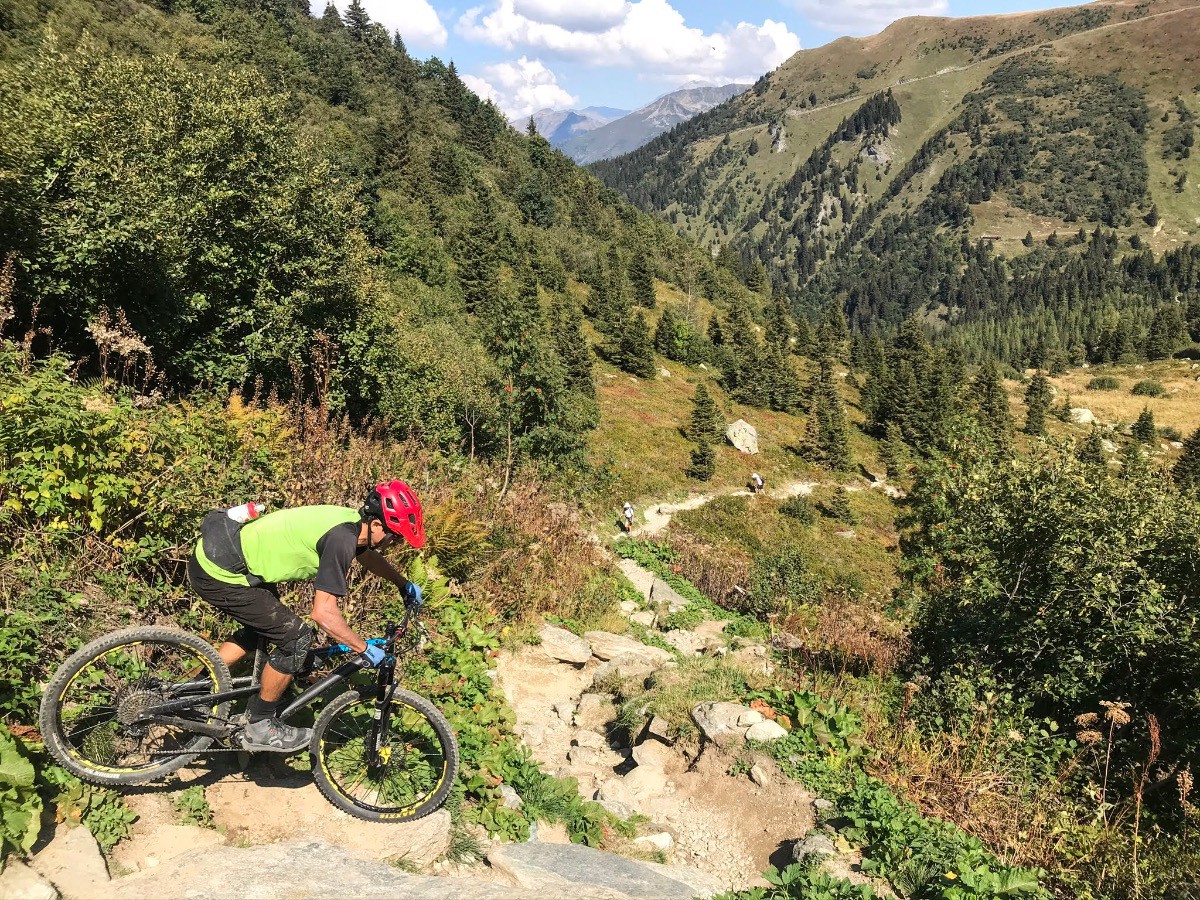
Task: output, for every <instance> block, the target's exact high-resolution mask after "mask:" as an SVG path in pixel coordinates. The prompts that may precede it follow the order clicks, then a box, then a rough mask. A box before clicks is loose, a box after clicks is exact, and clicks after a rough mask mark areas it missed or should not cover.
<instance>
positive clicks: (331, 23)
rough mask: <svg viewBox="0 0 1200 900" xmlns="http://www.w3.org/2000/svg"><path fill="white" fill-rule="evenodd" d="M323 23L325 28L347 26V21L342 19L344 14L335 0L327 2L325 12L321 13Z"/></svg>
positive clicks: (339, 28)
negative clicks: (335, 3)
mask: <svg viewBox="0 0 1200 900" xmlns="http://www.w3.org/2000/svg"><path fill="white" fill-rule="evenodd" d="M321 25H323V26H324V27H325V28H329V29H334V28H336V29H338V30H341V29H342V28H344V27H345V23H344V22H343V21H342V14H341V13H340V12H338V8H337V6H335V5H334V3H333V0H330V2H328V3H326V4H325V12H323V13H322V14H321Z"/></svg>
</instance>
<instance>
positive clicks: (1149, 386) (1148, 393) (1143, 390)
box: [1130, 378, 1167, 397]
mask: <svg viewBox="0 0 1200 900" xmlns="http://www.w3.org/2000/svg"><path fill="white" fill-rule="evenodd" d="M1166 392H1167V389H1166V388H1164V387H1163V386H1162V382H1160V381H1155V380H1154V379H1152V378H1144V379H1142V380H1141V381H1139V382H1138V383H1137V384H1135V385H1134V386H1133V389H1132V390H1131V391H1130V393H1131V394H1136V395H1137V396H1139V397H1161V396H1162V395H1163V394H1165V393H1166Z"/></svg>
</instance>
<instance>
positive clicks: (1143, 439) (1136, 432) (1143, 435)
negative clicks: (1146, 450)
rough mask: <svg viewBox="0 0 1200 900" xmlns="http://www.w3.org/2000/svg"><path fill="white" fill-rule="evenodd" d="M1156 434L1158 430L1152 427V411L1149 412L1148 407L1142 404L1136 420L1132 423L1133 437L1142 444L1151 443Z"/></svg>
mask: <svg viewBox="0 0 1200 900" xmlns="http://www.w3.org/2000/svg"><path fill="white" fill-rule="evenodd" d="M1157 434H1158V431H1157V429H1156V428H1155V427H1154V413H1152V412H1150V408H1149V407H1147V406H1143V407H1142V412H1141V414H1140V415H1139V416H1138V417H1137V421H1136V422H1134V423H1133V438H1134V440H1136V441H1138V442H1139V443H1142V444H1153V443H1154V438H1155V437H1156V435H1157Z"/></svg>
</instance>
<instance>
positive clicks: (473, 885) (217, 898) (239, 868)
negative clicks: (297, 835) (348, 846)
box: [104, 840, 528, 900]
mask: <svg viewBox="0 0 1200 900" xmlns="http://www.w3.org/2000/svg"><path fill="white" fill-rule="evenodd" d="M104 896H105V897H110V898H113V900H163V898H171V900H245V898H247V897H250V898H254V900H326V898H328V897H331V896H336V897H373V898H385V897H387V898H396V900H426V898H428V900H459V898H462V900H467V898H472V900H473V898H478V900H524V898H526V897H527V896H528V893H527V892H525V891H523V890H518V889H514V888H512V887H509V886H508V885H504V884H497V883H495V882H489V881H486V880H482V879H475V878H457V877H454V878H451V877H446V878H441V877H435V876H424V875H406V874H405V873H403V872H401V871H400V870H399V869H396V868H394V867H393V866H390V865H388V864H387V863H381V862H371V861H368V860H364V859H361V858H359V857H355V856H351V855H350V854H349V853H347V852H346V851H345V850H343V849H342V848H341V847H335V846H333V845H331V844H327V843H325V842H324V841H312V840H309V841H285V842H282V843H279V844H268V845H266V846H262V847H250V848H248V849H239V848H236V847H210V848H206V849H204V850H198V851H197V852H196V853H194V854H191V855H189V856H179V857H176V858H175V859H173V860H171V861H169V862H167V863H165V864H163V865H161V866H159V867H158V868H156V869H153V870H152V871H150V872H147V873H144V874H139V875H132V876H130V877H128V878H118V879H116V880H114V881H112V882H110V883H109V885H108V886H107V890H106V892H105V894H104Z"/></svg>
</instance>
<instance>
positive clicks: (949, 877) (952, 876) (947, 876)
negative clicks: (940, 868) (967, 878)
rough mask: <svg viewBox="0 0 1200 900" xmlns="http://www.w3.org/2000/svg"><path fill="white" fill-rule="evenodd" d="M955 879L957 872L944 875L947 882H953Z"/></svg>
mask: <svg viewBox="0 0 1200 900" xmlns="http://www.w3.org/2000/svg"><path fill="white" fill-rule="evenodd" d="M957 877H958V873H957V872H947V873H946V880H947V881H953V880H954V879H955V878H957Z"/></svg>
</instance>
